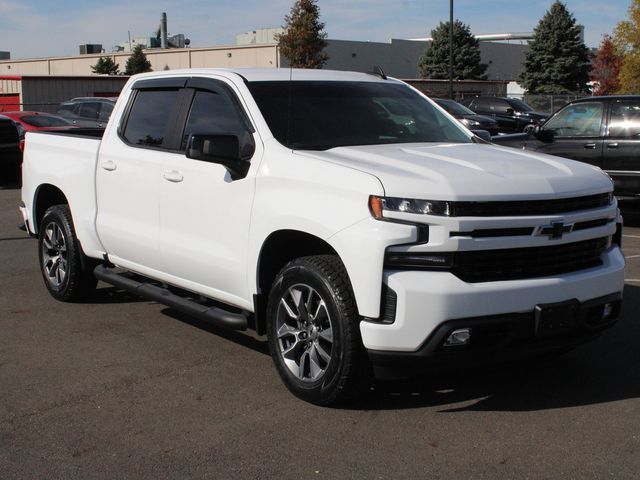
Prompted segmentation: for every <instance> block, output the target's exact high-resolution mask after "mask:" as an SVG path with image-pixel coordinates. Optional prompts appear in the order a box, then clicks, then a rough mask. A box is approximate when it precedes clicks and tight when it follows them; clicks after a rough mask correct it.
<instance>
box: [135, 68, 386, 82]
mask: <svg viewBox="0 0 640 480" xmlns="http://www.w3.org/2000/svg"><path fill="white" fill-rule="evenodd" d="M229 74H236V75H240V76H241V77H243V78H244V79H245V80H247V81H249V82H259V81H287V80H297V81H301V80H302V81H304V80H307V81H313V80H324V81H352V82H385V81H389V80H391V81H394V80H395V79H392V78H389V80H383V79H382V78H381V77H380V76H378V75H376V74H373V73H361V72H345V71H339V70H318V69H302V68H292V69H290V68H189V69H183V70H169V71H164V72H150V73H143V74H140V75H137V76H136V78H153V77H156V78H157V77H166V76H183V75H224V76H227V75H229Z"/></svg>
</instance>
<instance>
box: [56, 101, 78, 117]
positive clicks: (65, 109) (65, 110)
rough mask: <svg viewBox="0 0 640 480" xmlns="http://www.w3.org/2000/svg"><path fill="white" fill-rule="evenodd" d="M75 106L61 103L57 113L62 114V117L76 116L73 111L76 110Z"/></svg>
mask: <svg viewBox="0 0 640 480" xmlns="http://www.w3.org/2000/svg"><path fill="white" fill-rule="evenodd" d="M77 107H78V105H72V104H68V105H62V106H61V107H60V108H59V109H58V115H62V116H63V117H77V115H76V113H75V112H76V111H77Z"/></svg>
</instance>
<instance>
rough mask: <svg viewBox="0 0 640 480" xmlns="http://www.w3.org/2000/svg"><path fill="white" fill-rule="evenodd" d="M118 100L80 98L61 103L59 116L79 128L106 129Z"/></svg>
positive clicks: (109, 98)
mask: <svg viewBox="0 0 640 480" xmlns="http://www.w3.org/2000/svg"><path fill="white" fill-rule="evenodd" d="M116 100H117V99H116V98H111V97H78V98H74V99H72V100H69V101H68V102H64V103H61V104H60V108H58V111H57V114H58V115H60V116H61V117H63V118H66V119H67V120H69V121H71V123H72V124H73V125H76V126H78V127H85V128H104V127H106V126H107V121H108V120H109V117H110V116H111V112H112V111H113V107H114V105H115V104H116Z"/></svg>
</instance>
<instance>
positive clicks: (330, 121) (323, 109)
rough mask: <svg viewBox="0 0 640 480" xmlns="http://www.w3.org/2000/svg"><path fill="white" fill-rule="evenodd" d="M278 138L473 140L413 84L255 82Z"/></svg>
mask: <svg viewBox="0 0 640 480" xmlns="http://www.w3.org/2000/svg"><path fill="white" fill-rule="evenodd" d="M248 86H249V89H250V90H251V93H252V94H253V96H254V98H255V99H256V102H257V103H258V106H259V107H260V111H261V112H262V115H263V116H264V118H265V120H266V121H267V124H268V125H269V128H270V129H271V132H272V133H273V135H274V136H275V137H276V139H277V140H278V141H279V142H280V143H282V144H283V145H286V146H287V147H290V148H294V149H315V150H326V149H330V148H334V147H340V146H347V145H379V144H387V143H413V142H454V143H468V142H470V141H471V140H470V138H469V136H467V135H466V134H465V133H464V131H463V130H461V129H460V128H458V127H457V126H456V125H455V124H454V123H453V122H451V121H450V120H449V119H448V118H447V117H446V116H445V115H443V114H442V113H441V112H440V111H439V110H438V109H436V108H435V107H434V106H433V105H432V104H431V103H430V102H429V101H427V100H426V99H424V97H422V96H421V95H419V94H417V93H416V92H414V91H413V90H411V89H410V88H407V87H406V86H404V85H399V84H395V83H391V82H388V83H382V82H330V81H328V82H320V81H310V82H303V81H296V82H249V84H248Z"/></svg>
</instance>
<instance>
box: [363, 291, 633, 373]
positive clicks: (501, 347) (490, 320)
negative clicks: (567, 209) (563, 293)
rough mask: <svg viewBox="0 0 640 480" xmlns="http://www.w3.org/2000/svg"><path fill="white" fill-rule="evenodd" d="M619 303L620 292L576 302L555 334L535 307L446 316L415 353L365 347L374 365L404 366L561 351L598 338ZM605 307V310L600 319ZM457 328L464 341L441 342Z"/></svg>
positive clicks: (614, 316) (470, 362) (614, 317)
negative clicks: (467, 337) (466, 331)
mask: <svg viewBox="0 0 640 480" xmlns="http://www.w3.org/2000/svg"><path fill="white" fill-rule="evenodd" d="M621 304H622V293H621V292H618V293H614V294H611V295H606V296H604V297H599V298H595V299H593V300H589V301H587V302H583V303H579V302H576V303H575V310H574V311H575V317H574V318H572V319H571V321H570V322H569V321H567V322H566V323H564V325H562V327H561V329H560V331H559V332H558V333H557V334H554V333H550V331H549V330H548V329H545V328H541V326H540V325H539V318H538V317H537V315H536V311H535V310H532V311H530V312H524V313H511V314H503V315H493V316H486V317H476V318H463V319H457V320H450V321H447V322H444V323H442V324H441V325H440V326H439V327H438V328H436V329H435V330H434V331H433V332H432V334H431V335H430V336H429V338H428V339H427V340H426V341H425V342H424V344H423V345H422V346H421V347H420V348H419V349H418V350H417V351H415V352H392V351H380V350H369V358H370V360H371V362H372V363H373V364H374V365H375V366H377V367H386V368H402V369H404V368H406V367H416V366H420V365H425V364H437V365H452V364H453V365H458V364H467V365H476V364H478V363H482V362H484V361H496V360H505V359H510V360H513V359H518V358H525V357H529V356H535V355H541V354H544V353H549V352H554V351H555V352H562V351H564V350H566V349H570V348H573V347H574V346H577V345H580V344H582V343H585V342H588V341H590V340H593V339H595V338H597V337H598V335H599V334H600V332H601V331H602V330H604V329H606V328H609V327H611V326H613V325H614V324H615V322H616V321H617V318H618V315H619V313H620V307H621ZM605 305H607V306H609V308H610V310H609V313H608V315H607V316H606V317H603V314H604V310H605ZM461 328H470V329H471V332H472V334H471V341H470V342H469V344H467V345H457V346H446V345H445V342H446V339H447V338H448V337H449V335H450V334H451V333H452V332H453V331H454V330H457V329H461Z"/></svg>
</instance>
